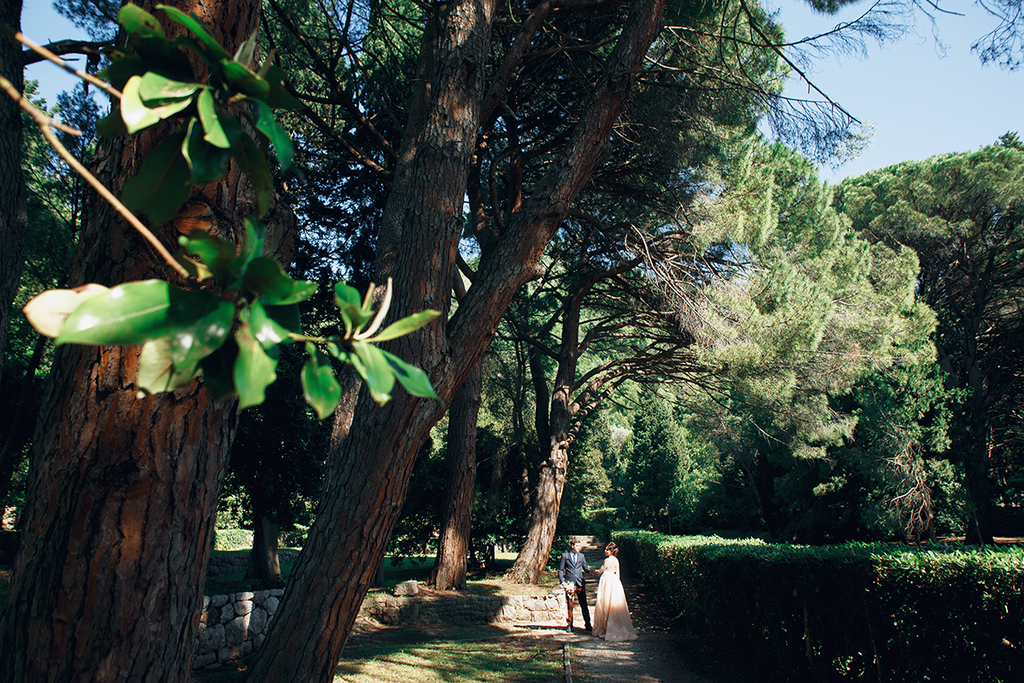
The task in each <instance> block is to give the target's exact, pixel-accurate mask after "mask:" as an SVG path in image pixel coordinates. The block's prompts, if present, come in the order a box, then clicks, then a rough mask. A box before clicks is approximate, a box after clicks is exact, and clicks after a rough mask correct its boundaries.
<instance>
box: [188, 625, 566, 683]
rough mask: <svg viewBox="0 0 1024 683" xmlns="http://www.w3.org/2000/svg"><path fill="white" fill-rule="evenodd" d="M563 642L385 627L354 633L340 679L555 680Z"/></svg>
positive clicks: (229, 676) (233, 672)
mask: <svg viewBox="0 0 1024 683" xmlns="http://www.w3.org/2000/svg"><path fill="white" fill-rule="evenodd" d="M562 673H563V672H562V644H561V643H560V642H559V641H556V640H554V639H552V638H549V637H544V636H534V635H516V636H512V635H509V634H508V632H507V631H503V630H502V629H500V628H497V627H494V626H487V625H476V626H466V627H455V628H422V629H412V628H386V629H380V630H377V631H371V632H362V633H355V634H353V636H352V637H351V638H350V639H349V643H348V645H346V646H345V652H344V653H343V654H342V658H341V662H339V664H338V669H337V672H336V674H335V676H334V681H335V683H499V682H504V681H509V682H511V683H542V682H543V683H551V681H557V680H560V679H561V678H562ZM193 676H194V679H193V680H194V681H195V683H235V682H238V683H240V682H241V681H242V680H243V678H244V677H245V669H244V668H243V667H242V666H240V667H239V668H238V669H232V668H228V669H218V670H212V671H196V672H193Z"/></svg>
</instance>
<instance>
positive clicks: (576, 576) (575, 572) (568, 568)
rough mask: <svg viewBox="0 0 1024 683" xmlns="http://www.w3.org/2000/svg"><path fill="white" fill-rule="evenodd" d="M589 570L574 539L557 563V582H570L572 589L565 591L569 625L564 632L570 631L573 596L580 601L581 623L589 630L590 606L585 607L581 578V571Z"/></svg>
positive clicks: (584, 588) (584, 590)
mask: <svg viewBox="0 0 1024 683" xmlns="http://www.w3.org/2000/svg"><path fill="white" fill-rule="evenodd" d="M584 571H586V572H588V573H589V572H590V571H591V570H590V567H589V566H587V558H585V557H584V556H583V553H581V552H580V542H579V541H578V540H574V541H573V542H572V543H570V544H569V551H568V552H565V553H562V561H561V562H559V563H558V583H561V584H566V583H572V584H573V589H572V590H566V591H565V605H566V607H567V608H568V609H569V626H568V627H567V628H566V629H565V631H566V633H572V601H573V597H575V598H576V599H578V600H579V601H580V611H581V612H583V624H584V625H585V626H586V627H587V630H588V631H589V630H590V608H589V607H587V587H586V585H585V582H584V580H583V572H584Z"/></svg>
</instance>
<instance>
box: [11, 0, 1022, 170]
mask: <svg viewBox="0 0 1024 683" xmlns="http://www.w3.org/2000/svg"><path fill="white" fill-rule="evenodd" d="M766 4H767V5H768V6H769V8H772V7H774V8H775V9H777V10H778V12H779V19H780V20H781V21H782V23H783V25H784V26H786V31H787V36H788V37H789V38H790V39H791V40H792V39H797V38H801V37H804V36H807V35H815V34H818V33H822V32H824V31H827V30H829V29H830V28H832V27H833V26H835V25H836V24H837V23H838V22H840V21H843V20H847V19H850V18H853V17H855V16H858V15H860V14H862V13H863V12H864V11H865V9H866V8H867V7H868V6H869V4H870V3H867V2H861V3H858V4H856V5H854V6H853V8H851V9H847V10H846V11H844V12H843V13H842V14H840V15H838V16H827V15H821V14H818V13H816V12H814V11H813V10H811V9H810V8H809V7H808V5H807V4H806V3H805V2H803V1H802V0H787V1H785V2H780V1H778V0H775V1H774V2H773V1H772V0H768V2H767V3H766ZM942 6H943V7H944V8H946V9H949V10H953V11H957V12H961V13H962V14H963V16H950V15H939V16H938V17H937V21H938V24H937V26H938V31H939V38H940V39H941V40H942V42H943V43H945V44H946V46H947V49H946V51H945V54H944V55H943V54H942V51H941V50H940V49H939V48H938V47H937V45H936V43H935V39H934V37H933V36H932V26H931V24H930V22H929V21H928V20H927V19H926V18H924V17H923V16H919V21H918V24H917V27H916V33H912V34H910V35H907V36H906V37H904V38H903V39H902V40H901V41H900V42H899V43H897V44H895V45H887V46H884V47H879V46H878V45H877V44H874V43H869V44H868V46H867V48H868V56H867V58H864V59H862V58H858V57H848V56H847V57H842V58H832V59H829V60H823V61H818V62H816V63H815V64H814V66H813V73H812V74H811V75H812V78H813V80H814V82H815V84H816V85H817V86H818V87H819V88H821V89H822V90H824V91H825V92H826V93H828V94H829V96H830V97H831V98H832V99H833V100H834V101H836V102H838V103H839V104H841V105H842V106H843V107H845V108H846V109H847V110H848V111H850V112H851V113H852V114H853V115H854V116H856V117H857V118H859V119H860V120H861V121H864V122H870V123H871V124H873V126H874V136H873V138H872V140H871V142H870V144H869V146H868V147H867V148H866V149H865V150H864V151H863V152H862V153H861V155H860V156H859V157H858V158H856V159H853V160H852V161H849V162H847V163H846V164H844V165H843V166H842V167H840V168H838V169H836V170H833V169H831V168H828V167H825V168H822V171H821V175H822V177H823V178H825V179H826V180H828V181H830V182H836V181H838V180H841V179H842V178H844V177H846V176H850V175H858V174H860V173H863V172H865V171H868V170H871V169H874V168H881V167H883V166H888V165H889V164H894V163H897V162H899V161H904V160H907V159H924V158H927V157H929V156H932V155H935V154H942V153H945V152H965V151H972V150H976V149H978V148H979V147H983V146H985V145H988V144H991V143H992V142H994V141H995V140H996V138H998V137H999V136H1000V135H1002V134H1003V133H1005V132H1006V131H1008V130H1015V131H1020V132H1021V133H1022V134H1024V69H1021V70H1018V71H1016V72H1011V71H1006V70H1005V69H1001V68H999V67H998V66H995V65H989V66H982V65H981V62H980V60H979V59H978V57H977V55H976V54H974V53H972V52H971V50H970V46H971V44H972V43H973V42H974V41H975V40H977V39H978V38H980V37H981V36H982V35H984V34H985V33H987V32H988V31H989V30H991V29H992V28H993V27H994V26H995V25H996V21H995V20H994V19H993V18H992V17H990V16H988V15H987V14H986V13H985V12H984V11H983V10H981V9H980V8H978V7H977V6H975V4H974V3H973V2H970V1H968V0H946V1H945V2H943V3H942ZM24 7H25V9H24V11H23V13H22V30H23V32H24V33H25V35H27V36H29V37H30V38H32V39H33V40H35V41H36V42H39V43H43V44H45V43H47V42H50V41H53V40H60V39H63V38H71V37H85V36H84V34H82V33H81V32H79V31H77V30H76V29H75V28H74V27H73V26H72V25H71V24H70V23H69V22H67V21H66V20H64V19H63V18H62V17H61V16H60V15H58V14H57V13H56V12H55V11H53V10H52V9H51V0H25V5H24ZM79 64H81V62H79ZM27 77H28V78H35V79H38V80H39V81H40V86H41V87H40V90H41V92H42V94H43V95H44V96H45V97H46V99H47V102H49V103H51V104H52V103H53V102H55V101H56V94H57V93H58V92H60V91H61V90H63V89H67V88H70V87H73V85H74V80H73V79H71V78H70V77H67V76H65V75H64V74H63V73H62V72H61V71H60V70H59V69H57V68H56V67H53V66H50V65H36V66H33V67H30V68H29V70H28V72H27ZM787 92H788V93H791V94H793V95H794V96H799V97H806V96H807V87H806V86H805V85H804V84H802V83H800V82H797V81H795V80H794V81H791V82H790V85H789V89H788V91H787Z"/></svg>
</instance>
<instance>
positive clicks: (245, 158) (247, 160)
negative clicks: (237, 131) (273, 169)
mask: <svg viewBox="0 0 1024 683" xmlns="http://www.w3.org/2000/svg"><path fill="white" fill-rule="evenodd" d="M239 142H240V144H238V145H236V146H234V147H232V148H231V153H232V154H233V155H234V157H235V159H236V160H238V165H239V166H240V167H241V168H242V170H243V171H245V172H246V173H248V174H249V181H250V182H251V183H252V188H253V190H254V191H255V193H256V217H257V218H262V217H263V215H264V214H265V213H267V210H268V209H269V208H270V202H271V201H272V200H273V199H274V179H273V178H272V177H271V175H270V167H268V166H267V159H266V157H264V156H263V152H261V151H260V149H259V147H257V146H256V143H255V142H253V141H252V138H250V137H249V136H248V135H242V136H241V139H240V141H239Z"/></svg>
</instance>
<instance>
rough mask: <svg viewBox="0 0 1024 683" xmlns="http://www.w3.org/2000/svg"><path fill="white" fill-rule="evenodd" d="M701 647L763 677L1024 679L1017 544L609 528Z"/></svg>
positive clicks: (1023, 595)
mask: <svg viewBox="0 0 1024 683" xmlns="http://www.w3.org/2000/svg"><path fill="white" fill-rule="evenodd" d="M613 538H614V540H615V542H616V543H617V544H618V545H619V547H620V548H621V551H620V554H619V557H620V558H621V559H622V562H623V567H624V571H626V572H627V573H628V574H629V575H630V576H632V577H635V578H636V579H638V580H640V581H641V582H642V583H644V584H646V585H648V586H649V587H651V588H653V589H655V590H656V591H657V592H658V593H660V594H661V595H662V596H663V597H664V598H665V599H666V600H668V601H669V602H670V603H671V604H672V606H673V607H675V608H676V609H678V610H679V613H680V621H679V625H680V628H681V629H682V630H683V635H684V637H685V638H686V639H687V640H688V641H689V644H690V646H691V648H692V649H693V650H694V652H695V653H699V654H700V655H702V656H704V657H707V658H709V659H710V660H712V661H715V662H717V663H719V664H721V665H735V664H736V663H737V661H741V662H743V663H744V664H749V665H750V666H751V667H752V668H755V669H756V670H757V671H759V672H760V673H759V675H758V676H757V678H756V680H758V681H847V680H863V681H950V682H954V681H955V682H956V683H969V682H973V681H977V682H979V683H981V682H985V683H994V682H997V681H1022V680H1024V591H1022V589H1024V551H1022V550H1017V549H995V550H992V549H983V550H972V549H968V548H965V547H962V546H952V547H939V546H932V547H930V548H929V549H927V550H919V549H913V548H908V547H906V546H889V545H880V544H874V545H867V544H847V545H841V546H826V547H807V546H788V545H770V544H767V543H763V542H761V541H756V540H741V541H737V540H726V539H722V538H717V537H673V536H664V535H661V534H655V533H650V532H642V531H620V532H617V533H615V534H613Z"/></svg>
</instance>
